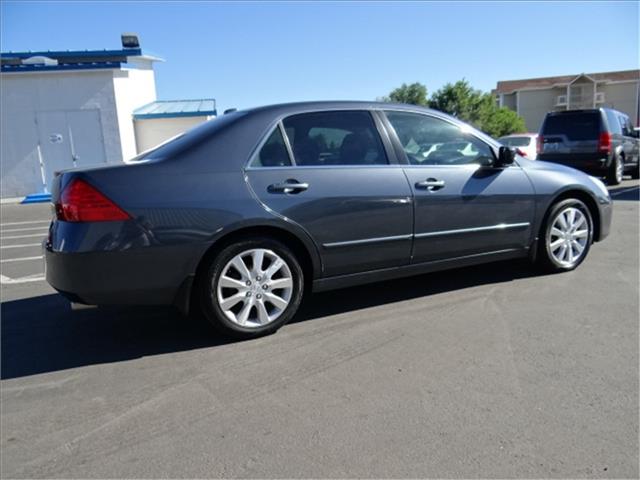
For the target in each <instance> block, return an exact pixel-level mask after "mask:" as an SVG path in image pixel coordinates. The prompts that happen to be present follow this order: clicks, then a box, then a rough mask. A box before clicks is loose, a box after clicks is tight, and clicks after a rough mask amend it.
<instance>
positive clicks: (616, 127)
mask: <svg viewBox="0 0 640 480" xmlns="http://www.w3.org/2000/svg"><path fill="white" fill-rule="evenodd" d="M605 112H606V113H607V123H608V124H609V132H611V133H617V134H621V133H622V127H621V125H620V116H619V115H618V114H616V113H615V112H612V111H611V110H605Z"/></svg>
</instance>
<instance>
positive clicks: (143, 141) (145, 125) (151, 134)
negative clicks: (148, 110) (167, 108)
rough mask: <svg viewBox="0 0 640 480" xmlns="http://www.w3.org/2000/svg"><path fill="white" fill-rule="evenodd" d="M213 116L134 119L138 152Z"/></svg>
mask: <svg viewBox="0 0 640 480" xmlns="http://www.w3.org/2000/svg"><path fill="white" fill-rule="evenodd" d="M211 118H213V117H207V116H200V117H169V118H145V119H138V120H135V130H136V140H137V144H138V153H140V152H144V151H145V150H149V149H150V148H153V147H155V146H156V145H159V144H160V143H162V142H164V141H166V140H169V139H170V138H172V137H175V136H176V135H178V134H180V133H182V132H186V131H187V130H189V129H190V128H192V127H194V126H196V125H198V124H199V123H202V122H205V121H207V120H209V119H211Z"/></svg>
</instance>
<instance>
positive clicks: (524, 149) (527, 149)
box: [498, 133, 538, 160]
mask: <svg viewBox="0 0 640 480" xmlns="http://www.w3.org/2000/svg"><path fill="white" fill-rule="evenodd" d="M498 141H499V142H500V143H501V144H502V145H506V146H507V147H511V148H516V149H517V150H518V153H520V154H521V155H522V156H523V157H526V158H528V159H530V160H535V159H536V157H537V143H538V134H537V133H514V134H512V135H506V136H504V137H500V138H499V139H498Z"/></svg>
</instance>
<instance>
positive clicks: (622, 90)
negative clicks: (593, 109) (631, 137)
mask: <svg viewBox="0 0 640 480" xmlns="http://www.w3.org/2000/svg"><path fill="white" fill-rule="evenodd" d="M598 91H601V92H604V105H602V106H603V107H609V108H615V109H616V110H619V111H621V112H624V113H626V114H627V115H629V118H630V119H631V123H633V125H634V126H635V125H638V102H639V101H640V99H638V82H625V83H610V84H607V85H604V86H603V87H598Z"/></svg>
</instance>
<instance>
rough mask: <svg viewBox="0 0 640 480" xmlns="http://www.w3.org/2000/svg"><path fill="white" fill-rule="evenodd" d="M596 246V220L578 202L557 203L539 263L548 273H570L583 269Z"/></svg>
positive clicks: (541, 243)
mask: <svg viewBox="0 0 640 480" xmlns="http://www.w3.org/2000/svg"><path fill="white" fill-rule="evenodd" d="M592 242H593V219H592V217H591V212H589V209H588V208H587V206H586V205H585V204H584V203H583V202H581V201H580V200H578V199H577V198H569V199H566V200H562V201H560V202H558V203H556V204H555V205H554V206H553V207H551V210H550V212H549V215H548V216H547V220H546V222H545V224H544V225H543V227H542V231H541V235H540V241H539V251H538V260H539V261H540V263H541V265H542V266H543V267H544V268H545V269H546V270H548V271H552V272H562V271H569V270H573V269H574V268H576V267H577V266H578V265H580V264H581V263H582V262H583V261H584V259H585V258H586V257H587V254H588V253H589V249H590V248H591V244H592Z"/></svg>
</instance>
